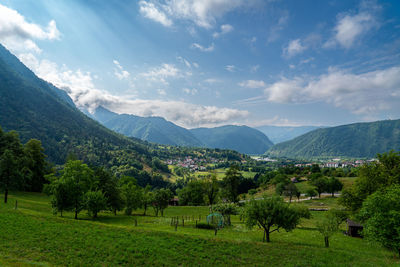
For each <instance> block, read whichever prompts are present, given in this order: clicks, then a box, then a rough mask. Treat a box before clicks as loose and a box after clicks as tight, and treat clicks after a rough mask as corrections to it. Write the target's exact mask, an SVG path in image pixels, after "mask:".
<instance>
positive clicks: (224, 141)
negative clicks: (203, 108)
mask: <svg viewBox="0 0 400 267" xmlns="http://www.w3.org/2000/svg"><path fill="white" fill-rule="evenodd" d="M190 131H191V132H192V133H193V134H194V135H195V136H196V137H197V139H199V140H200V141H201V142H203V143H204V145H205V146H206V147H209V148H222V149H233V150H236V151H238V152H240V153H244V154H263V153H265V151H267V150H268V149H269V148H270V147H271V146H272V145H273V144H272V142H271V141H270V140H269V139H268V137H267V136H266V135H265V134H263V133H262V132H260V131H258V130H256V129H253V128H250V127H247V126H235V125H226V126H221V127H216V128H197V129H191V130H190Z"/></svg>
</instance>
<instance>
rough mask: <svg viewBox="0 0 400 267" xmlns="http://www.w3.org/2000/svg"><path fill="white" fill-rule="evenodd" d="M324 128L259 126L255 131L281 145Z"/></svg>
mask: <svg viewBox="0 0 400 267" xmlns="http://www.w3.org/2000/svg"><path fill="white" fill-rule="evenodd" d="M319 128H325V127H323V126H269V125H265V126H259V127H256V129H257V130H259V131H261V132H263V133H264V134H265V135H266V136H268V138H269V139H270V140H271V141H272V142H273V143H274V144H278V143H282V142H285V141H289V140H292V139H293V138H296V137H297V136H300V135H303V134H305V133H308V132H311V131H313V130H315V129H319Z"/></svg>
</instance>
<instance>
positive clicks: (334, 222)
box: [317, 210, 347, 248]
mask: <svg viewBox="0 0 400 267" xmlns="http://www.w3.org/2000/svg"><path fill="white" fill-rule="evenodd" d="M343 215H344V216H343ZM346 217H347V216H346V214H345V213H344V212H343V211H340V210H329V211H328V212H327V213H326V215H325V216H324V217H323V218H322V220H320V221H318V222H317V230H318V231H319V232H320V233H321V234H322V235H323V237H324V241H325V247H327V248H328V247H329V238H330V237H331V236H332V235H333V234H334V233H336V232H337V231H339V226H340V224H341V223H342V222H343V221H344V220H345V219H346Z"/></svg>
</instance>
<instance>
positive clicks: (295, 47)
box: [283, 39, 307, 58]
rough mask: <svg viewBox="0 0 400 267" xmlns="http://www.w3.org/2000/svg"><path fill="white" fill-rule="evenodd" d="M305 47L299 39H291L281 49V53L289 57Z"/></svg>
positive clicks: (300, 51)
mask: <svg viewBox="0 0 400 267" xmlns="http://www.w3.org/2000/svg"><path fill="white" fill-rule="evenodd" d="M306 49H307V47H306V46H304V45H302V44H301V40H300V39H296V40H292V41H290V42H289V44H288V46H287V47H285V48H284V49H283V55H284V56H286V57H288V58H290V57H293V56H295V55H297V54H300V53H302V52H303V51H304V50H306Z"/></svg>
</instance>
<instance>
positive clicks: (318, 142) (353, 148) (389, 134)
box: [267, 120, 400, 158]
mask: <svg viewBox="0 0 400 267" xmlns="http://www.w3.org/2000/svg"><path fill="white" fill-rule="evenodd" d="M391 149H394V150H399V149H400V120H386V121H377V122H370V123H354V124H349V125H342V126H337V127H331V128H324V129H317V130H314V131H312V132H309V133H306V134H304V135H302V136H299V137H297V138H295V139H293V140H290V141H287V142H284V143H280V144H277V145H275V146H273V147H272V148H271V149H270V150H269V151H268V152H267V154H268V155H270V156H273V157H289V158H313V157H331V156H342V157H355V158H363V157H369V158H372V157H375V156H376V154H377V153H383V152H386V151H389V150H391Z"/></svg>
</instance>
